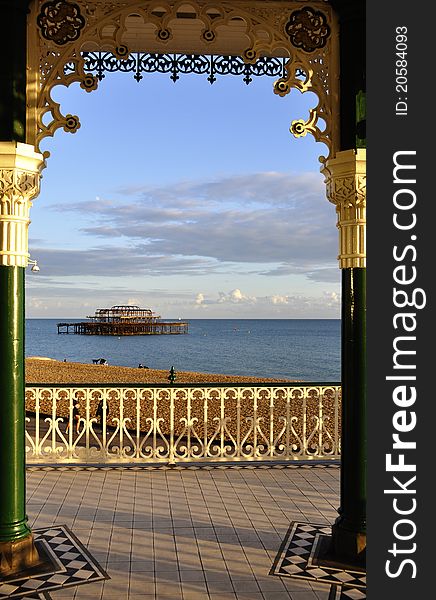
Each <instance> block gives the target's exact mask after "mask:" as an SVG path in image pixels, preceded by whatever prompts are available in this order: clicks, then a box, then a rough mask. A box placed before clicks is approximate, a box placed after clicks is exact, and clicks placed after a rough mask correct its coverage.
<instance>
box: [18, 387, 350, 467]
mask: <svg viewBox="0 0 436 600" xmlns="http://www.w3.org/2000/svg"><path fill="white" fill-rule="evenodd" d="M26 411H27V434H26V440H27V448H26V451H27V455H28V461H29V462H31V461H32V460H33V461H41V460H42V461H45V462H57V461H61V462H78V461H81V462H131V463H134V462H144V461H151V462H168V463H175V462H184V461H191V462H192V461H194V462H195V461H232V460H234V461H241V460H269V461H271V460H296V459H305V460H307V459H310V458H338V457H339V435H340V387H339V386H337V385H333V384H331V385H325V386H320V385H310V384H309V385H298V386H291V387H289V386H282V385H271V386H252V387H251V386H244V387H238V386H231V387H221V386H202V387H189V386H187V387H178V388H175V387H167V388H165V387H153V388H141V387H132V388H129V387H125V388H116V387H105V388H102V387H93V386H86V387H83V388H78V387H76V388H71V387H63V388H57V387H50V386H38V387H29V388H27V390H26ZM75 415H77V417H78V418H77V419H76V418H75Z"/></svg>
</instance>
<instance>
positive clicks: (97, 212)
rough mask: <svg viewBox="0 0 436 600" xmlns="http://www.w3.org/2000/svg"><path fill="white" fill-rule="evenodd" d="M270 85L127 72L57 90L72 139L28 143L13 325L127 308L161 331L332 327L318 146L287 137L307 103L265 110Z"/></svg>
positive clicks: (292, 99)
mask: <svg viewBox="0 0 436 600" xmlns="http://www.w3.org/2000/svg"><path fill="white" fill-rule="evenodd" d="M273 82H274V78H270V77H261V78H259V79H255V80H254V82H253V83H251V84H250V85H249V86H247V85H246V84H245V83H244V82H243V81H242V78H239V77H232V76H227V77H221V78H218V81H217V82H216V83H214V84H213V85H212V86H211V85H210V83H209V82H208V81H207V79H206V76H202V75H185V76H183V75H182V76H181V78H180V80H179V81H178V82H177V83H173V82H172V81H171V80H170V79H169V77H168V75H165V74H150V75H145V76H144V79H143V80H142V81H141V82H140V83H137V82H136V81H135V80H134V79H133V77H132V75H131V74H128V73H126V74H113V75H107V76H106V77H105V79H104V80H103V81H102V82H101V83H100V85H99V88H98V89H97V90H96V91H94V92H91V93H86V92H85V91H83V90H82V89H80V87H79V86H78V85H73V86H71V87H70V88H69V89H66V88H63V87H59V88H57V89H56V90H55V94H54V97H55V98H56V100H57V101H59V102H60V103H61V107H62V110H63V112H64V114H66V113H72V114H76V115H78V116H79V118H80V121H81V127H80V129H79V130H78V131H77V133H75V134H73V135H71V134H67V133H64V132H63V131H62V130H59V131H57V132H56V134H55V136H54V137H53V138H48V139H46V140H45V141H44V142H43V145H42V149H43V150H48V151H49V152H50V153H51V156H50V158H49V159H48V161H47V165H48V166H47V168H46V169H45V170H44V172H43V178H42V182H41V192H40V195H39V196H38V198H36V200H35V201H34V205H33V208H32V210H31V220H32V222H31V225H30V229H29V246H30V252H31V257H32V258H33V259H37V260H38V263H39V265H40V269H41V270H40V272H39V273H38V274H34V273H31V272H30V270H28V271H27V277H26V281H27V283H26V288H27V291H26V298H27V300H26V302H27V316H28V317H43V318H44V317H47V318H50V317H52V318H58V317H60V318H82V317H84V316H86V315H88V314H92V313H93V312H94V310H95V309H96V308H98V307H107V306H112V305H114V304H127V303H134V304H139V305H140V306H142V307H147V308H152V309H153V310H155V311H156V312H158V313H159V314H161V315H162V317H164V318H178V317H181V318H339V310H340V299H339V294H340V285H339V282H340V272H339V269H338V266H337V260H336V255H337V246H338V242H337V229H336V227H335V223H336V216H335V210H334V207H333V205H331V204H330V203H329V202H328V201H327V199H326V197H325V188H324V184H323V177H322V175H321V174H320V173H319V164H320V163H319V161H318V157H319V156H320V155H323V154H326V148H325V146H324V145H322V144H317V143H315V141H314V140H313V139H312V138H311V137H309V136H307V137H306V138H302V139H298V140H297V139H294V138H293V137H292V135H291V134H290V133H289V125H290V122H291V121H292V120H293V119H296V118H303V117H304V118H307V114H308V109H309V108H310V107H312V106H314V105H316V98H315V96H314V95H313V94H304V95H303V94H300V92H298V91H296V90H293V91H292V92H291V94H290V95H289V96H287V97H285V98H279V97H278V96H276V95H275V94H274V93H273V89H272V86H273Z"/></svg>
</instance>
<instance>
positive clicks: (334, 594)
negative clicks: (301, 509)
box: [270, 522, 366, 600]
mask: <svg viewBox="0 0 436 600" xmlns="http://www.w3.org/2000/svg"><path fill="white" fill-rule="evenodd" d="M330 535H331V526H330V525H315V524H313V523H300V522H293V523H291V526H290V527H289V529H288V532H287V534H286V537H285V539H284V541H283V543H282V545H281V548H280V550H279V552H278V554H277V557H276V559H275V561H274V564H273V566H272V569H271V571H270V575H278V576H279V577H294V578H296V579H304V580H306V581H316V582H318V583H326V584H328V585H330V586H331V590H330V595H329V600H363V599H365V598H366V572H364V571H358V570H356V571H352V570H348V569H342V568H335V567H331V566H326V565H323V564H321V563H320V562H319V561H318V560H317V550H318V549H319V542H320V537H321V536H327V537H328V536H330Z"/></svg>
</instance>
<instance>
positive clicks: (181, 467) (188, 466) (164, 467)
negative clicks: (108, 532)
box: [26, 461, 340, 473]
mask: <svg viewBox="0 0 436 600" xmlns="http://www.w3.org/2000/svg"><path fill="white" fill-rule="evenodd" d="M314 468H317V469H339V468H340V463H339V462H338V461H328V462H326V461H324V462H322V463H320V462H317V461H310V462H309V463H305V462H303V461H301V462H300V461H298V462H295V463H266V462H261V463H257V464H254V463H248V464H245V463H242V464H241V463H214V464H208V463H205V464H201V463H196V464H192V463H177V464H175V465H169V464H167V463H158V464H147V465H131V464H125V465H117V464H101V465H81V464H74V463H71V464H69V465H65V464H59V465H56V464H54V465H32V464H28V465H27V467H26V469H27V471H28V472H29V473H32V472H34V471H127V470H128V471H157V470H158V471H185V470H188V471H217V470H226V469H235V470H239V469H248V470H255V469H256V470H257V469H263V470H265V471H266V470H270V469H314Z"/></svg>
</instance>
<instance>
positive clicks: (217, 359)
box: [25, 319, 341, 382]
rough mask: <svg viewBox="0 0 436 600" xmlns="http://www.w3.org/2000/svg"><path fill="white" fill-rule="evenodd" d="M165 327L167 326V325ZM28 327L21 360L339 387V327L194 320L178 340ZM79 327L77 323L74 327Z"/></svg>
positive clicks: (325, 322)
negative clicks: (97, 362) (100, 361)
mask: <svg viewBox="0 0 436 600" xmlns="http://www.w3.org/2000/svg"><path fill="white" fill-rule="evenodd" d="M168 320H170V319H168ZM62 321H64V322H65V321H68V322H69V323H73V322H75V320H74V319H27V320H26V345H25V348H26V356H46V357H49V358H55V359H57V360H67V361H74V362H81V363H90V364H91V363H92V362H93V360H95V359H99V358H105V359H106V360H107V361H108V363H109V364H110V365H118V366H127V367H138V365H139V364H142V365H144V366H147V367H149V368H152V369H164V370H169V369H170V368H171V367H172V366H174V368H175V370H176V372H177V371H199V372H202V373H221V374H226V375H242V376H245V377H247V380H249V379H250V376H251V377H272V378H286V379H288V378H289V379H302V380H304V381H314V382H315V381H319V382H333V381H334V382H339V381H340V350H341V349H340V328H341V326H340V320H337V319H191V320H189V333H188V334H181V335H142V336H141V335H138V336H120V337H117V336H95V335H74V334H68V335H65V334H58V333H57V326H56V325H57V323H58V322H62ZM76 321H77V322H79V321H80V319H76Z"/></svg>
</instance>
